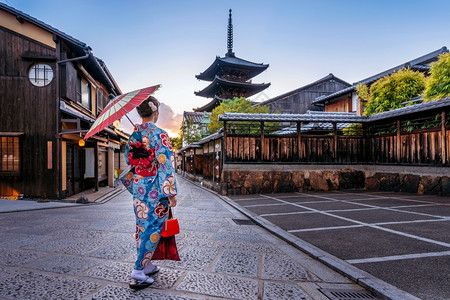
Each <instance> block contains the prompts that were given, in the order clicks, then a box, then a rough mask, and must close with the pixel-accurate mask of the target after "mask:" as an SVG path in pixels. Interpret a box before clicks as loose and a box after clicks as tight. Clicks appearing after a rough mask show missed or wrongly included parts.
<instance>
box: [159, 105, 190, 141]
mask: <svg viewBox="0 0 450 300" xmlns="http://www.w3.org/2000/svg"><path fill="white" fill-rule="evenodd" d="M182 122H183V115H181V114H176V113H175V112H174V111H173V110H172V108H171V107H170V106H169V105H166V104H164V103H161V105H160V107H159V118H158V122H156V125H158V126H159V127H161V128H162V129H164V130H165V131H167V133H168V134H169V135H170V136H172V137H175V136H177V135H178V131H179V130H180V127H181V123H182Z"/></svg>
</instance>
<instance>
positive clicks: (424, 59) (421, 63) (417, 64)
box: [313, 46, 448, 104]
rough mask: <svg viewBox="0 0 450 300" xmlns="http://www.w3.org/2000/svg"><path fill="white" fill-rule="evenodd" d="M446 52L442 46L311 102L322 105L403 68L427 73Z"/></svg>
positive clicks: (445, 48)
mask: <svg viewBox="0 0 450 300" xmlns="http://www.w3.org/2000/svg"><path fill="white" fill-rule="evenodd" d="M447 52H448V49H447V47H445V46H444V47H442V48H440V49H438V50H435V51H433V52H430V53H428V54H425V55H423V56H421V57H418V58H416V59H413V60H410V61H407V62H405V63H403V64H401V65H398V66H396V67H394V68H391V69H389V70H386V71H384V72H381V73H378V74H376V75H373V76H371V77H368V78H366V79H363V80H360V81H358V82H357V83H353V85H352V86H350V87H348V88H345V89H342V90H340V91H337V92H335V93H332V94H330V95H325V96H320V97H318V98H316V99H315V100H314V101H313V103H315V104H322V103H324V102H325V101H327V100H330V99H333V98H336V97H339V96H342V95H345V94H347V93H351V92H353V91H355V88H356V87H357V86H358V85H359V84H370V83H373V82H375V81H377V80H378V79H380V78H382V77H384V76H387V75H390V74H392V73H394V72H397V71H399V70H401V69H403V68H408V67H409V68H411V69H416V70H419V71H427V70H429V64H430V63H431V62H433V61H435V60H436V59H437V58H438V56H439V55H441V54H443V53H447Z"/></svg>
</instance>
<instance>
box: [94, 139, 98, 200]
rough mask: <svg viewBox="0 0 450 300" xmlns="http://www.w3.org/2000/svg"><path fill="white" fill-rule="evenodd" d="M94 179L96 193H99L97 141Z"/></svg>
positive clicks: (96, 142)
mask: <svg viewBox="0 0 450 300" xmlns="http://www.w3.org/2000/svg"><path fill="white" fill-rule="evenodd" d="M94 158H95V159H94V161H95V166H94V179H95V191H96V192H97V191H98V141H97V140H96V141H95V147H94Z"/></svg>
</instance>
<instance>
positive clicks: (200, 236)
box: [177, 227, 215, 239]
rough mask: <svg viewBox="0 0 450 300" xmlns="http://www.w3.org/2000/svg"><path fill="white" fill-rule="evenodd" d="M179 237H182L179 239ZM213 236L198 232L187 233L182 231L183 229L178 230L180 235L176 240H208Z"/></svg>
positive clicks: (208, 233)
mask: <svg viewBox="0 0 450 300" xmlns="http://www.w3.org/2000/svg"><path fill="white" fill-rule="evenodd" d="M181 235H183V236H182V237H181ZM213 235H215V233H214V234H212V233H211V232H200V231H189V230H183V227H181V228H180V234H178V235H177V238H188V239H209V238H210V237H211V236H213Z"/></svg>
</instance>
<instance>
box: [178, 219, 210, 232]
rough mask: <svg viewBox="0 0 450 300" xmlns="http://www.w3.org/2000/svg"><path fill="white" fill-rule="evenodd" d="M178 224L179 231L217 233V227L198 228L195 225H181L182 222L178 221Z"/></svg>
mask: <svg viewBox="0 0 450 300" xmlns="http://www.w3.org/2000/svg"><path fill="white" fill-rule="evenodd" d="M179 223H180V226H181V228H180V230H181V231H183V230H189V231H199V232H217V231H218V230H219V228H217V227H211V226H199V225H197V224H195V223H193V224H188V223H183V221H181V220H179Z"/></svg>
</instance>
